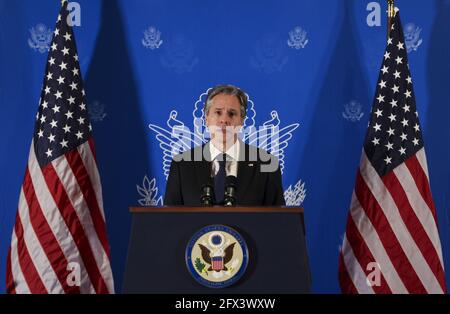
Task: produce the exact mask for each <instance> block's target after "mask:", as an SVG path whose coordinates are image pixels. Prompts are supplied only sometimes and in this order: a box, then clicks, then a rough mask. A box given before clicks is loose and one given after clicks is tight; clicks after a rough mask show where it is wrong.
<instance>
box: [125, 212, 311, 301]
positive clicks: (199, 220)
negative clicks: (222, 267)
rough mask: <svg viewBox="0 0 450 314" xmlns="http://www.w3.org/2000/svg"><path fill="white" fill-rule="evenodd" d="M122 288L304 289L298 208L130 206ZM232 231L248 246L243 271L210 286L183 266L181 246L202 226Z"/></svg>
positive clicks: (131, 290) (302, 234) (163, 290)
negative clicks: (229, 280)
mask: <svg viewBox="0 0 450 314" xmlns="http://www.w3.org/2000/svg"><path fill="white" fill-rule="evenodd" d="M130 211H131V213H132V215H133V217H132V228H131V236H130V242H129V247H128V257H127V263H126V269H125V277H124V284H123V292H124V293H178V294H189V293H196V294H209V293H219V294H227V293H261V294H263V293H309V292H310V289H311V275H310V270H309V262H308V254H307V248H306V241H305V226H304V217H303V209H302V208H298V207H287V206H284V207H187V206H186V207H184V206H179V207H133V208H130ZM213 224H221V225H226V226H229V227H232V228H233V229H235V230H237V231H238V232H239V233H240V234H241V235H242V236H243V237H244V238H245V241H246V243H247V246H248V250H249V263H248V267H247V270H246V271H245V274H244V275H243V276H242V278H240V279H239V281H238V282H236V283H235V284H234V285H232V286H229V287H226V288H221V289H212V288H208V287H204V286H202V285H200V284H199V283H198V282H196V281H195V279H194V278H192V276H191V275H190V273H189V272H188V270H187V267H186V262H185V250H186V246H187V244H188V242H189V240H190V239H191V237H192V236H193V235H194V234H195V233H196V232H197V231H198V230H200V229H201V228H203V227H205V226H207V225H213Z"/></svg>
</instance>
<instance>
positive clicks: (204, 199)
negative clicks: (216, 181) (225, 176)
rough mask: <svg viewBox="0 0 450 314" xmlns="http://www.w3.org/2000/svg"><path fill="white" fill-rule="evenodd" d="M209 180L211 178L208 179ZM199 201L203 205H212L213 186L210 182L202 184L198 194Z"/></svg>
mask: <svg viewBox="0 0 450 314" xmlns="http://www.w3.org/2000/svg"><path fill="white" fill-rule="evenodd" d="M209 181H211V180H209ZM200 203H201V204H202V205H203V206H213V205H214V187H213V184H212V183H211V182H208V183H206V184H203V185H202V193H201V196H200Z"/></svg>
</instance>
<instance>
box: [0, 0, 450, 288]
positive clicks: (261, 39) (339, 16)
mask: <svg viewBox="0 0 450 314" xmlns="http://www.w3.org/2000/svg"><path fill="white" fill-rule="evenodd" d="M59 2H60V1H56V0H40V1H39V2H37V1H35V0H20V1H8V0H0V118H1V123H0V165H1V166H0V178H1V180H0V291H4V289H5V285H4V283H5V268H6V266H5V261H6V254H7V249H8V247H9V242H10V239H11V232H12V227H13V223H14V217H15V212H16V207H17V204H18V198H19V191H20V187H21V183H22V179H23V174H24V170H25V165H26V160H27V158H28V150H29V145H30V143H31V136H32V131H33V127H34V117H35V114H36V110H37V106H38V100H39V96H40V88H41V85H42V81H43V76H44V67H45V62H46V58H47V53H48V48H49V43H50V39H51V38H50V37H49V36H48V33H49V32H50V33H51V32H53V27H54V25H55V21H56V17H57V14H58V10H59ZM396 5H397V6H398V7H399V8H400V9H401V14H402V20H403V27H404V31H405V33H406V36H407V46H408V52H409V62H410V68H411V72H412V77H413V83H414V88H415V94H416V100H417V105H418V112H419V114H420V117H421V122H422V127H423V132H424V140H425V147H426V151H427V155H428V162H429V170H430V179H431V186H432V192H433V196H434V200H435V203H436V207H437V211H438V219H439V229H440V236H441V241H442V246H443V254H444V260H445V268H446V269H447V270H448V269H450V256H449V253H450V250H449V245H450V238H449V236H450V233H449V232H450V219H449V207H450V197H449V195H450V194H449V192H450V186H449V184H450V167H449V166H448V161H449V160H450V123H448V120H449V118H450V88H449V79H448V77H449V75H450V62H449V61H448V59H449V56H450V1H449V0H430V1H421V0H397V1H396ZM71 10H72V16H73V22H74V25H75V27H74V28H75V33H76V40H77V45H78V53H79V56H80V63H81V68H82V72H83V78H84V81H85V90H86V94H87V99H88V106H89V113H90V117H91V120H92V122H93V127H94V136H95V139H96V147H97V157H98V163H99V168H100V174H101V178H102V183H103V193H104V206H105V213H106V219H107V227H108V233H109V240H110V245H111V254H112V267H113V272H114V277H115V278H114V279H115V285H116V290H117V291H121V285H122V277H123V273H124V267H125V260H126V253H127V246H128V238H129V232H130V218H131V217H130V213H129V212H128V207H129V206H130V205H150V204H161V199H162V196H163V193H164V189H165V184H166V177H165V173H164V166H165V165H166V163H167V160H165V159H164V151H163V149H162V148H161V147H160V142H159V140H158V138H157V135H158V132H164V131H163V130H166V131H171V129H172V128H173V127H174V126H177V125H182V124H183V125H185V126H187V127H189V128H191V129H192V127H193V121H194V117H198V116H199V110H200V109H201V104H202V100H203V99H204V97H205V95H204V94H205V92H206V91H207V89H208V88H210V87H212V86H214V85H216V84H221V83H229V84H234V85H237V86H240V87H241V88H243V89H244V90H245V91H246V92H247V93H248V95H249V97H250V100H251V105H252V107H251V110H250V111H249V118H248V119H247V121H246V123H247V125H254V126H255V127H258V126H261V125H264V124H265V125H266V126H267V125H278V126H279V128H280V129H283V130H284V131H283V132H285V134H286V139H287V140H286V142H285V143H284V149H283V151H282V152H279V153H281V156H282V158H281V161H282V163H283V185H284V189H285V191H286V198H287V201H288V203H289V204H291V205H300V204H302V203H303V206H304V208H305V217H306V229H307V230H306V231H307V244H308V249H309V256H310V262H311V266H312V276H313V287H314V291H315V292H319V293H335V292H339V285H338V281H337V263H338V252H339V245H340V244H341V242H342V236H343V234H344V232H345V223H346V218H347V213H348V208H349V204H350V199H351V194H352V190H353V185H354V179H355V174H356V169H357V167H358V164H359V158H360V154H361V149H362V144H363V138H364V135H365V130H366V127H367V123H368V118H369V113H370V108H371V104H372V98H373V94H374V91H375V84H376V79H377V77H378V72H379V68H380V65H381V61H382V55H383V52H384V49H385V42H386V13H385V11H386V1H384V0H380V1H368V0H322V1H317V0H301V1H299V0H285V1H279V0H277V1H275V0H226V1H225V0H220V1H210V0H191V1H181V0H177V1H176V0H122V1H121V0H104V1H101V0H98V1H93V0H79V1H78V2H76V3H75V2H74V3H72V9H71ZM199 108H200V109H199ZM286 241H289V239H287V240H286ZM280 275H287V274H280ZM449 279H450V272H447V282H448V283H449V282H450V281H449Z"/></svg>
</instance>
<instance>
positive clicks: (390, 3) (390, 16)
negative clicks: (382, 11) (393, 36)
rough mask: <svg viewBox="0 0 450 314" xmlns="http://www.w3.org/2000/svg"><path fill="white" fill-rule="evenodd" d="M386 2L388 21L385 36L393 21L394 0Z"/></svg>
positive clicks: (389, 30)
mask: <svg viewBox="0 0 450 314" xmlns="http://www.w3.org/2000/svg"><path fill="white" fill-rule="evenodd" d="M387 2H388V22H387V36H388V37H389V33H390V32H391V28H392V24H393V23H394V16H395V5H394V0H387Z"/></svg>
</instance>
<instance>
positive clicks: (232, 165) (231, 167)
mask: <svg viewBox="0 0 450 314" xmlns="http://www.w3.org/2000/svg"><path fill="white" fill-rule="evenodd" d="M240 146H241V145H240V143H239V140H236V142H234V144H233V145H231V147H230V148H228V150H227V151H226V152H225V154H227V157H226V159H227V162H226V164H225V173H226V175H227V176H235V177H237V162H238V159H239V150H240ZM209 152H210V154H211V160H212V161H213V162H212V169H211V176H213V177H214V176H215V175H216V174H217V172H218V171H219V161H218V160H217V157H218V156H220V155H222V154H223V152H222V151H221V150H220V149H218V148H217V147H215V146H214V144H213V142H212V141H211V143H210V145H209Z"/></svg>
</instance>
